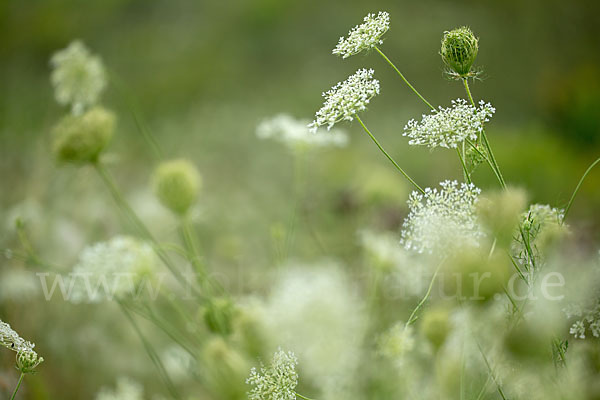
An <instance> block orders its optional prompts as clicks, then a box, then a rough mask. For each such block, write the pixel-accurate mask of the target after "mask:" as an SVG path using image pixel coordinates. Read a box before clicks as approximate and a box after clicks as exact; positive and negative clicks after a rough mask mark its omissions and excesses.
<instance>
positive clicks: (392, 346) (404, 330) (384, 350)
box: [377, 321, 415, 365]
mask: <svg viewBox="0 0 600 400" xmlns="http://www.w3.org/2000/svg"><path fill="white" fill-rule="evenodd" d="M377 344H378V349H379V352H380V354H381V355H383V356H385V357H388V358H390V359H392V360H395V361H396V362H397V363H399V364H400V365H401V364H402V361H403V358H404V356H405V355H406V354H407V353H409V352H410V351H411V350H413V349H414V347H415V338H414V332H413V328H412V327H411V326H406V324H405V323H404V322H402V321H400V322H397V323H396V324H394V325H393V326H392V327H391V328H390V329H389V330H388V331H386V332H385V333H383V334H382V335H381V336H380V337H379V340H378V341H377Z"/></svg>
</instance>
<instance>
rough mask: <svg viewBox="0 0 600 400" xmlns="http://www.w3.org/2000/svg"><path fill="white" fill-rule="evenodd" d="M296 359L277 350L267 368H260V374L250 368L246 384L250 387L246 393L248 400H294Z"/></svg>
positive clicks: (289, 353)
mask: <svg viewBox="0 0 600 400" xmlns="http://www.w3.org/2000/svg"><path fill="white" fill-rule="evenodd" d="M297 365H298V359H297V358H296V356H295V355H294V353H292V352H291V351H290V352H287V353H286V352H285V351H283V350H281V349H279V350H278V351H277V352H276V353H275V354H274V355H273V360H272V361H271V364H270V365H269V366H268V367H265V366H264V365H263V366H261V368H260V372H259V371H258V370H257V369H256V368H252V370H251V371H250V376H249V377H248V379H247V380H246V383H247V384H249V385H252V386H253V388H252V390H251V391H250V392H249V393H248V398H249V399H250V400H296V391H295V389H296V386H297V385H298V372H296V366H297Z"/></svg>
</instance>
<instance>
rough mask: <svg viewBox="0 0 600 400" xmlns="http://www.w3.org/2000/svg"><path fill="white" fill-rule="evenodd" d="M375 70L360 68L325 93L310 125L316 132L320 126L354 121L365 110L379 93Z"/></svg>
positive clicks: (328, 126) (328, 127)
mask: <svg viewBox="0 0 600 400" xmlns="http://www.w3.org/2000/svg"><path fill="white" fill-rule="evenodd" d="M374 73H375V71H373V70H372V69H369V70H367V69H364V68H363V69H359V70H358V71H356V72H355V73H354V75H351V76H350V77H348V79H346V80H345V81H343V82H339V83H337V84H336V85H335V86H333V87H332V88H331V89H330V90H328V91H327V92H325V93H323V97H324V98H325V103H324V104H323V107H321V109H320V110H319V111H317V112H316V114H315V120H314V121H313V122H311V123H310V124H309V125H308V127H309V128H310V129H311V131H312V132H316V131H317V128H318V127H320V126H324V125H327V129H331V127H333V125H335V124H336V123H338V122H340V121H344V120H345V121H352V120H353V119H354V115H355V114H357V113H359V112H360V111H364V110H365V109H366V108H367V105H368V104H369V102H370V101H371V99H372V98H373V97H374V96H375V95H378V94H379V81H378V80H377V79H373V74H374Z"/></svg>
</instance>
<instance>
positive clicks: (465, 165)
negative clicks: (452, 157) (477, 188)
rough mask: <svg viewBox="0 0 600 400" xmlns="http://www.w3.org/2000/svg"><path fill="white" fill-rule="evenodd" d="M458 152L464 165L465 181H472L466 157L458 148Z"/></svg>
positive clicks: (461, 163)
mask: <svg viewBox="0 0 600 400" xmlns="http://www.w3.org/2000/svg"><path fill="white" fill-rule="evenodd" d="M456 154H458V159H459V160H460V165H462V168H463V173H464V175H465V182H467V183H471V176H470V175H469V170H468V169H467V164H465V159H464V158H463V156H462V154H460V149H459V148H458V147H457V148H456Z"/></svg>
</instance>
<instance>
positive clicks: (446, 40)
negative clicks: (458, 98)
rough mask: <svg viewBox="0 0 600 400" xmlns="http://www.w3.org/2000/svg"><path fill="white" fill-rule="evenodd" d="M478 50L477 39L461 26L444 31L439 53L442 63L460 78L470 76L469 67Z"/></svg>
mask: <svg viewBox="0 0 600 400" xmlns="http://www.w3.org/2000/svg"><path fill="white" fill-rule="evenodd" d="M478 51H479V39H477V38H476V37H475V35H473V32H471V29H469V28H467V27H466V26H463V27H461V28H457V29H453V30H451V31H449V32H448V31H447V32H444V37H443V38H442V49H441V51H440V55H441V56H442V60H444V64H446V66H448V68H450V69H451V70H452V71H454V72H455V73H456V75H457V76H458V77H460V78H464V77H467V76H472V73H471V67H472V66H473V63H474V62H475V58H476V57H477V52H478Z"/></svg>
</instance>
